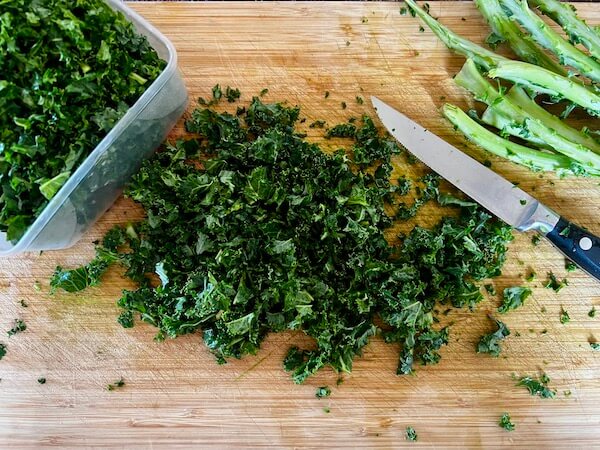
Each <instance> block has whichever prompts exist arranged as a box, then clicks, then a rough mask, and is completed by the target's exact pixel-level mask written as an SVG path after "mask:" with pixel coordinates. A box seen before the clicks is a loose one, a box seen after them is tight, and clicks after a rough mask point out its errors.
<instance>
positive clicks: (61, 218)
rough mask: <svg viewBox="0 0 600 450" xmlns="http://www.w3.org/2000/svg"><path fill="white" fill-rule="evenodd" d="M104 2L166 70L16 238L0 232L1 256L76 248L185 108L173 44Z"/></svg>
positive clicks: (115, 4)
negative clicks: (13, 241)
mask: <svg viewBox="0 0 600 450" xmlns="http://www.w3.org/2000/svg"><path fill="white" fill-rule="evenodd" d="M105 1H106V2H107V3H108V5H109V6H110V7H111V8H113V9H114V10H117V11H120V12H122V13H123V14H124V15H125V17H127V19H128V20H130V21H131V22H132V23H133V25H134V26H135V28H136V29H137V31H138V32H139V33H140V34H143V35H145V36H146V37H147V38H148V41H149V42H150V45H152V47H154V49H155V50H156V52H157V53H158V55H159V56H160V57H161V58H162V59H164V60H165V61H167V66H166V67H165V69H164V71H163V72H162V73H161V74H160V75H159V76H158V77H157V78H156V80H154V82H153V83H152V84H151V85H150V86H149V87H148V89H147V90H146V91H145V92H144V93H143V94H142V96H141V97H140V98H139V99H138V100H137V102H135V104H134V105H133V106H132V107H131V108H130V109H129V110H128V111H127V113H126V114H125V115H124V116H123V117H122V118H121V120H119V121H118V122H117V124H116V125H115V127H114V128H113V129H112V130H111V131H110V132H109V133H108V134H107V135H106V136H105V137H104V139H102V141H100V143H99V144H98V146H97V147H96V148H95V149H94V150H93V151H92V152H91V153H90V155H89V156H88V157H87V158H86V159H85V160H84V161H83V163H82V164H81V165H80V166H79V168H77V170H76V171H75V172H74V173H73V175H72V176H71V177H70V178H69V179H68V180H67V182H66V183H65V184H64V185H63V186H62V188H61V189H60V190H59V191H58V192H57V193H56V195H55V196H54V197H53V198H52V199H51V200H50V202H49V203H48V205H47V206H46V208H44V210H43V211H42V213H41V214H40V215H39V216H38V217H37V219H36V220H35V222H33V223H32V224H31V225H30V226H29V229H28V230H27V231H26V232H25V234H24V235H23V236H22V237H21V239H20V240H19V241H18V242H17V243H16V244H15V245H13V244H11V243H10V242H9V241H7V240H6V234H5V233H0V256H7V255H13V254H16V253H21V252H25V251H32V250H54V249H63V248H67V247H70V246H72V245H73V244H75V243H76V242H77V241H78V240H79V239H80V238H81V236H82V235H83V234H84V233H85V232H86V230H88V228H90V227H91V226H92V225H93V224H94V223H95V222H96V220H98V218H99V217H100V216H101V215H102V214H104V212H106V210H107V209H108V208H109V207H110V206H111V205H112V204H113V203H114V201H115V200H116V199H117V198H118V197H119V195H120V194H121V192H122V188H123V186H124V185H125V183H126V182H127V181H128V180H129V178H130V177H131V176H132V175H133V174H134V173H135V172H136V171H137V170H138V169H139V167H140V165H141V163H142V161H143V160H144V159H145V158H147V157H149V156H150V155H152V153H153V152H154V151H155V150H156V148H157V147H158V146H159V145H160V144H161V142H163V140H164V139H165V138H166V136H167V134H168V133H169V131H170V130H171V128H173V126H174V125H175V123H176V122H177V120H178V119H179V118H180V117H181V115H182V114H183V112H184V110H185V108H186V106H187V102H188V96H187V91H186V88H185V85H184V84H183V79H182V78H181V75H180V73H179V71H178V69H177V53H176V52H175V48H174V47H173V44H171V42H169V41H168V40H167V38H165V37H164V36H163V35H162V34H161V33H160V32H159V31H158V30H157V29H156V28H154V27H153V26H152V25H150V24H149V23H148V22H147V21H146V20H145V19H144V18H143V17H141V16H139V15H138V14H137V13H135V12H134V11H132V10H131V9H129V8H128V7H127V6H126V5H124V4H123V3H121V2H119V1H117V0H105Z"/></svg>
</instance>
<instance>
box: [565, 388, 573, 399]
mask: <svg viewBox="0 0 600 450" xmlns="http://www.w3.org/2000/svg"><path fill="white" fill-rule="evenodd" d="M571 394H572V392H571V390H570V389H567V390H566V391H563V395H564V396H565V397H570V396H571Z"/></svg>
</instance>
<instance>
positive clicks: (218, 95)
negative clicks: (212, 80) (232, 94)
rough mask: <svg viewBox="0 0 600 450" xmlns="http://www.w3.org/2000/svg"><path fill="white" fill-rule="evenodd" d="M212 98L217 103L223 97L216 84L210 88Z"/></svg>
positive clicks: (219, 87)
mask: <svg viewBox="0 0 600 450" xmlns="http://www.w3.org/2000/svg"><path fill="white" fill-rule="evenodd" d="M212 97H213V100H214V102H215V103H218V102H219V101H220V100H221V97H223V90H222V89H221V86H219V85H218V84H215V85H214V86H213V88H212Z"/></svg>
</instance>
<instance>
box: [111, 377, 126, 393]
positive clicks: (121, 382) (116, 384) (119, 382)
mask: <svg viewBox="0 0 600 450" xmlns="http://www.w3.org/2000/svg"><path fill="white" fill-rule="evenodd" d="M123 386H125V381H124V380H123V377H121V378H119V379H118V380H117V381H115V382H114V383H112V384H109V385H108V386H106V389H107V390H109V391H114V390H115V389H116V388H120V387H123Z"/></svg>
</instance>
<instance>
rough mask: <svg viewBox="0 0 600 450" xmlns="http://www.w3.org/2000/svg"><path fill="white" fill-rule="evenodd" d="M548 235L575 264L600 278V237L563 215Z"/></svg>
mask: <svg viewBox="0 0 600 450" xmlns="http://www.w3.org/2000/svg"><path fill="white" fill-rule="evenodd" d="M546 237H547V238H548V239H549V240H550V242H552V243H553V244H554V245H555V246H556V248H558V249H559V250H560V251H561V252H563V253H564V254H565V255H566V256H567V257H568V258H569V259H571V260H573V262H574V263H575V264H577V265H578V266H579V267H581V268H582V269H583V270H585V271H586V272H587V273H589V274H590V275H591V276H593V277H595V278H597V279H598V280H600V238H598V237H597V236H594V235H593V234H592V233H590V232H589V231H586V230H584V229H583V228H580V227H578V226H577V225H575V224H572V223H570V222H569V221H568V220H566V219H564V218H562V217H561V218H560V219H559V220H558V223H557V224H556V226H555V227H554V229H553V230H552V231H550V232H549V233H548V234H546Z"/></svg>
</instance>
